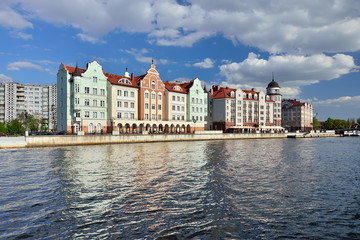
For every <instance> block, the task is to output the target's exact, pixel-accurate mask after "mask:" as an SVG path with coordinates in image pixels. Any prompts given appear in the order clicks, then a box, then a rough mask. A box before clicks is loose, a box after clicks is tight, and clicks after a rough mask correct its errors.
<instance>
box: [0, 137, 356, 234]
mask: <svg viewBox="0 0 360 240" xmlns="http://www.w3.org/2000/svg"><path fill="white" fill-rule="evenodd" d="M358 146H359V139H354V138H341V139H340V138H336V139H335V138H328V139H273V140H270V139H268V140H260V139H258V140H236V141H203V142H201V141H200V142H176V143H147V144H123V145H100V146H81V147H66V148H38V149H18V150H0V169H1V172H0V219H2V220H1V221H0V238H1V237H4V238H15V237H18V238H34V239H39V238H49V239H53V238H54V239H72V238H96V239H108V238H114V239H144V238H145V239H155V238H159V239H184V238H185V239H208V238H210V239H248V238H250V239H254V238H256V239H263V238H265V239H273V238H285V239H287V238H292V237H296V238H307V239H308V238H326V239H331V238H333V239H339V238H359V237H360V231H359V227H360V210H359V209H360V206H359V205H360V199H359V197H360V191H359V187H360V157H359V156H358V153H357V152H356V151H354V149H357V148H358ZM340 149H341V150H340Z"/></svg>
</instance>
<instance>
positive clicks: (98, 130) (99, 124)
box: [96, 123, 101, 133]
mask: <svg viewBox="0 0 360 240" xmlns="http://www.w3.org/2000/svg"><path fill="white" fill-rule="evenodd" d="M96 132H97V133H101V123H98V124H97V126H96Z"/></svg>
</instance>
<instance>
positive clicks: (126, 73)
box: [124, 64, 130, 78]
mask: <svg viewBox="0 0 360 240" xmlns="http://www.w3.org/2000/svg"><path fill="white" fill-rule="evenodd" d="M125 69H126V70H125V74H124V76H125V77H128V78H129V77H130V74H129V72H128V67H127V64H126V68H125Z"/></svg>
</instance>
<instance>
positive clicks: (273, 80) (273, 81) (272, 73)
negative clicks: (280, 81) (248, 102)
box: [272, 72, 275, 82]
mask: <svg viewBox="0 0 360 240" xmlns="http://www.w3.org/2000/svg"><path fill="white" fill-rule="evenodd" d="M272 81H273V82H275V79H274V72H272Z"/></svg>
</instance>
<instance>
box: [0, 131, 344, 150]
mask: <svg viewBox="0 0 360 240" xmlns="http://www.w3.org/2000/svg"><path fill="white" fill-rule="evenodd" d="M341 136H342V135H339V134H333V133H331V134H329V133H311V134H309V133H308V134H304V133H218V132H217V133H209V132H207V133H201V132H199V133H196V134H151V135H130V134H129V135H111V134H104V135H83V136H78V135H49V136H28V137H24V136H22V137H6V138H5V137H2V138H0V149H7V148H34V147H61V146H81V145H102V144H122V143H147V142H179V141H209V140H241V139H283V138H314V137H315V138H319V137H341Z"/></svg>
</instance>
